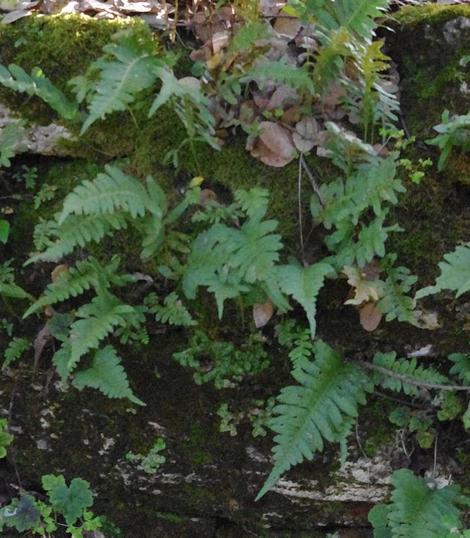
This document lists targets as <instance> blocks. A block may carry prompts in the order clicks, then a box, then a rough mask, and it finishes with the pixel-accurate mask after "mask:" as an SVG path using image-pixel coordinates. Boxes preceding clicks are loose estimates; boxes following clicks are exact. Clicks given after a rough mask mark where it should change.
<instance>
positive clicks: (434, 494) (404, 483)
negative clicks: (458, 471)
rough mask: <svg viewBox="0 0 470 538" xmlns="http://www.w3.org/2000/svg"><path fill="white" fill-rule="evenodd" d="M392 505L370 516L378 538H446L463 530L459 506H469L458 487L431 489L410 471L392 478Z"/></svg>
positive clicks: (371, 513)
mask: <svg viewBox="0 0 470 538" xmlns="http://www.w3.org/2000/svg"><path fill="white" fill-rule="evenodd" d="M391 482H392V485H393V487H394V490H393V492H392V497H391V502H390V503H389V504H386V505H377V506H375V507H374V508H373V509H372V510H371V511H370V513H369V521H370V522H371V523H372V525H373V526H374V537H377V538H385V537H390V538H400V537H402V538H408V537H411V536H419V537H420V538H445V537H449V538H450V537H451V536H454V535H455V532H456V531H458V530H459V529H462V525H461V522H460V510H459V505H464V504H465V505H467V504H468V499H467V498H466V497H464V496H463V495H461V493H460V490H459V488H458V487H457V486H445V487H443V488H441V489H431V488H430V487H428V485H427V484H426V482H425V481H424V480H423V479H422V478H420V477H417V476H415V475H414V474H413V473H412V472H411V471H409V470H408V469H400V470H399V471H395V472H394V473H393V475H392V480H391Z"/></svg>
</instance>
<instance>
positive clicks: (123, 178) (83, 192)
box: [58, 165, 149, 224]
mask: <svg viewBox="0 0 470 538" xmlns="http://www.w3.org/2000/svg"><path fill="white" fill-rule="evenodd" d="M148 199H149V198H148V194H147V192H146V190H145V187H144V186H143V185H142V183H140V182H139V181H138V180H137V179H136V178H134V177H132V176H128V175H126V174H124V173H123V172H122V170H120V169H119V168H117V167H115V166H110V165H107V166H106V167H105V173H102V174H98V175H97V176H96V178H95V179H94V180H93V181H88V180H86V181H84V182H83V183H81V184H80V185H78V186H77V187H75V189H74V190H73V191H72V192H71V193H70V194H69V195H68V196H67V197H66V199H65V201H64V207H63V209H62V213H61V215H60V217H59V219H58V223H59V224H62V223H63V222H64V221H65V219H66V218H67V217H68V216H69V215H72V214H74V215H101V214H106V213H115V212H116V211H125V212H128V213H130V215H131V217H132V218H136V217H138V216H139V217H143V216H144V214H145V210H146V208H147V206H148Z"/></svg>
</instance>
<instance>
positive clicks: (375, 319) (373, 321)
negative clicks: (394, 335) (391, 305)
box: [359, 303, 382, 332]
mask: <svg viewBox="0 0 470 538" xmlns="http://www.w3.org/2000/svg"><path fill="white" fill-rule="evenodd" d="M359 320H360V323H361V325H362V328H363V329H365V330H366V331H368V332H372V331H375V329H377V327H378V326H379V324H380V321H381V320H382V312H381V311H380V310H379V309H378V308H377V306H376V305H375V303H366V304H365V305H364V306H361V308H360V309H359Z"/></svg>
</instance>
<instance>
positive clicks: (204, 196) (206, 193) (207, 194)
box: [199, 189, 217, 205]
mask: <svg viewBox="0 0 470 538" xmlns="http://www.w3.org/2000/svg"><path fill="white" fill-rule="evenodd" d="M216 200H217V194H215V192H214V191H213V190H212V189H202V191H201V194H200V195H199V203H200V204H201V205H206V204H207V203H208V202H211V201H216Z"/></svg>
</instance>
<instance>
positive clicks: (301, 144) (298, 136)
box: [292, 117, 320, 153]
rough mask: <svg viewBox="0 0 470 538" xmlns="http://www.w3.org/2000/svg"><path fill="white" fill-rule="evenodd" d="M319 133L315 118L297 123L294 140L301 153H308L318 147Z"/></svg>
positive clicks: (304, 119) (308, 118)
mask: <svg viewBox="0 0 470 538" xmlns="http://www.w3.org/2000/svg"><path fill="white" fill-rule="evenodd" d="M319 131H320V128H319V126H318V123H317V120H316V119H315V118H313V117H307V118H303V119H301V120H300V121H299V122H298V123H297V125H296V126H295V133H294V134H293V135H292V138H293V140H294V144H295V147H296V148H297V149H298V150H299V151H300V153H308V152H309V151H310V150H311V149H312V148H313V147H314V146H316V145H317V138H318V133H319Z"/></svg>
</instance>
